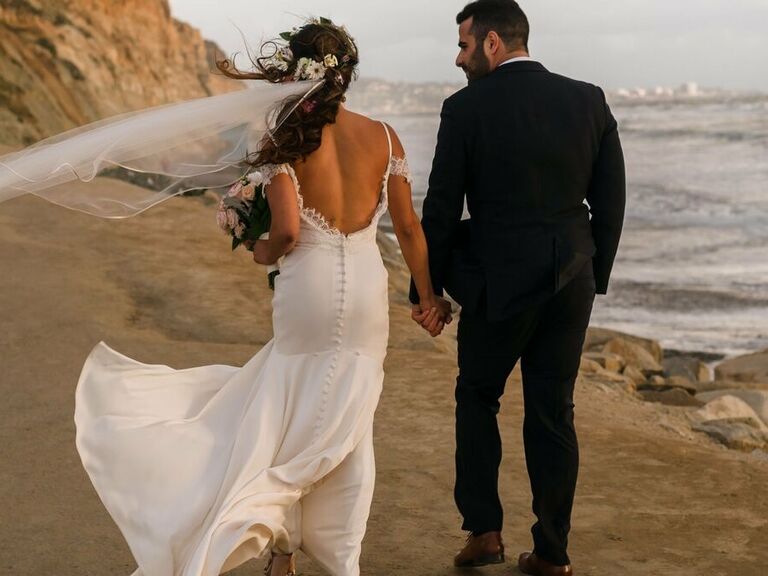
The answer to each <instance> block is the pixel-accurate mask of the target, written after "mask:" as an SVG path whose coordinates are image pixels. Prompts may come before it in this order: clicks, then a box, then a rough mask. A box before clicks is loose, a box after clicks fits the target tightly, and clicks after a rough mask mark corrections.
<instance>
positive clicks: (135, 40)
mask: <svg viewBox="0 0 768 576" xmlns="http://www.w3.org/2000/svg"><path fill="white" fill-rule="evenodd" d="M214 51H218V53H219V54H220V53H221V51H220V50H218V48H216V46H215V45H214V44H213V43H211V42H208V41H206V40H205V39H204V38H203V37H202V36H201V34H200V32H199V31H198V30H196V29H195V28H193V27H191V26H189V25H188V24H185V23H183V22H179V21H178V20H175V19H174V18H173V17H172V16H171V12H170V8H169V5H168V1H167V0H0V144H5V145H9V146H13V147H19V146H22V145H28V144H31V143H33V142H35V141H37V140H39V139H41V138H44V137H46V136H50V135H52V134H56V133H59V132H62V131H64V130H67V129H69V128H72V127H75V126H78V125H82V124H85V123H88V122H92V121H94V120H98V119H100V118H105V117H107V116H111V115H114V114H118V113H121V112H127V111H131V110H136V109H139V108H145V107H148V106H154V105H158V104H165V103H168V102H177V101H181V100H187V99H190V98H195V97H199V96H207V95H211V94H219V93H223V92H228V91H232V90H238V89H242V88H243V85H242V83H240V82H238V81H235V80H229V79H227V78H225V77H223V76H221V75H218V76H217V75H214V74H211V69H212V68H213V65H212V64H211V62H212V55H213V53H214Z"/></svg>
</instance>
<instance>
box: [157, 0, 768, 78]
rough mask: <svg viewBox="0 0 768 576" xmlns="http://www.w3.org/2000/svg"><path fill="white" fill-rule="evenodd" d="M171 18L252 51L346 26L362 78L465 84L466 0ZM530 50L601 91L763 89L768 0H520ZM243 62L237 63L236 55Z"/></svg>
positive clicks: (182, 9)
mask: <svg viewBox="0 0 768 576" xmlns="http://www.w3.org/2000/svg"><path fill="white" fill-rule="evenodd" d="M170 4H171V10H172V12H173V15H174V16H175V17H176V18H178V19H180V20H184V21H186V22H189V23H190V24H192V25H193V26H195V27H197V28H199V29H200V30H201V31H202V32H203V35H204V36H205V37H206V38H208V39H211V40H214V41H216V42H217V43H218V44H219V45H220V46H221V48H222V49H223V50H225V51H226V52H227V53H232V52H234V51H237V50H240V49H242V46H243V44H242V41H241V39H240V35H239V33H238V31H237V29H236V28H235V24H236V25H237V26H238V27H240V28H241V29H242V30H243V32H244V33H245V34H246V37H247V39H248V42H249V44H251V45H252V46H253V47H254V48H257V47H258V46H259V44H260V41H261V40H262V39H268V38H271V37H274V36H276V35H277V33H279V32H281V31H283V30H289V29H290V28H292V27H293V26H295V25H297V24H298V23H300V21H301V17H305V16H314V15H320V16H328V17H330V18H332V19H333V20H334V21H335V22H337V23H340V24H346V26H347V28H348V29H349V30H350V32H351V33H352V35H353V36H355V39H356V40H357V42H358V45H359V48H360V55H361V66H360V72H361V76H365V77H378V78H385V79H388V80H407V81H419V80H437V81H451V82H463V81H464V77H463V74H462V73H461V71H460V70H458V69H456V68H455V67H454V65H453V61H454V58H455V56H456V48H455V47H456V42H457V27H456V25H455V20H454V19H455V15H456V13H457V12H458V11H459V10H460V9H461V8H462V7H463V6H464V5H465V4H466V1H465V0H458V1H457V0H385V1H380V2H366V1H365V0H311V1H310V0H287V1H286V0H217V1H216V2H211V1H210V0H170ZM520 4H521V6H522V7H523V9H524V10H525V11H526V13H527V14H528V18H529V20H530V22H531V41H530V49H531V55H532V56H534V57H535V58H537V59H539V60H540V61H541V62H543V63H544V64H545V65H546V66H547V67H548V68H549V69H550V70H552V71H554V72H559V73H561V74H565V75H567V76H572V77H575V78H579V79H582V80H588V81H590V82H594V83H598V84H600V85H602V86H604V87H606V88H622V87H623V88H633V87H654V86H677V85H679V84H682V83H683V82H688V81H695V82H698V83H699V84H700V85H702V86H706V87H723V88H733V89H757V90H766V91H768V72H767V71H766V70H768V67H767V66H766V64H765V55H766V54H768V0H580V1H575V0H522V1H521V2H520ZM238 62H239V63H241V64H244V63H245V60H239V61H238Z"/></svg>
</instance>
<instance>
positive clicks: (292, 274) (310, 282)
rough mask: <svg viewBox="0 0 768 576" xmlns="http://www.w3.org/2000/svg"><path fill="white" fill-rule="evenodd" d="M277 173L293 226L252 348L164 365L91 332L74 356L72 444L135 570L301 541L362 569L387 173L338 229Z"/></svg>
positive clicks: (384, 334) (348, 575)
mask: <svg viewBox="0 0 768 576" xmlns="http://www.w3.org/2000/svg"><path fill="white" fill-rule="evenodd" d="M387 137H388V138H389V133H387ZM390 165H392V158H391V143H390ZM278 172H285V173H287V174H289V175H290V176H291V178H292V179H293V181H294V184H295V186H296V192H297V197H298V201H299V205H300V208H301V229H300V234H299V240H298V242H297V245H296V247H295V248H294V250H293V251H292V252H290V253H289V254H288V255H287V256H286V257H285V259H284V262H283V264H282V266H281V269H280V275H279V276H278V277H277V279H276V289H275V293H274V297H273V324H274V338H273V339H272V340H271V341H270V342H269V343H268V344H266V345H265V346H264V347H263V348H262V350H261V351H259V352H258V353H257V354H256V355H255V356H253V358H251V360H250V361H248V363H246V364H245V365H244V366H242V367H240V368H238V367H233V366H225V365H213V366H200V367H196V368H190V369H186V370H174V369H172V368H170V367H168V366H164V365H148V364H143V363H141V362H138V361H136V360H133V359H131V358H128V357H127V356H124V355H122V354H120V353H119V352H117V351H115V350H113V349H111V348H110V347H109V346H107V345H106V344H105V343H104V342H100V343H99V344H98V345H96V347H95V348H94V349H93V351H92V352H91V353H90V355H89V356H88V358H87V360H86V362H85V365H84V366H83V370H82V373H81V375H80V379H79V382H78V386H77V391H76V406H75V423H76V426H77V436H76V444H77V449H78V451H79V453H80V457H81V459H82V462H83V466H84V467H85V469H86V471H87V472H88V474H89V476H90V478H91V481H92V482H93V485H94V487H95V489H96V491H97V493H98V494H99V497H100V498H101V500H102V502H103V503H104V505H105V507H106V508H107V510H108V511H109V513H110V514H111V516H112V518H113V519H114V520H115V522H116V523H117V525H118V527H119V528H120V530H121V532H122V534H123V536H124V537H125V539H126V541H127V543H128V545H129V547H130V549H131V552H132V553H133V556H134V558H135V560H136V563H137V564H138V568H137V570H136V571H135V572H134V573H133V576H193V575H194V576H217V575H218V574H220V573H221V572H224V571H226V570H229V569H231V568H234V567H235V566H238V565H239V564H241V563H243V562H245V561H247V560H248V559H250V558H255V557H264V556H266V555H268V554H269V553H270V551H271V550H278V551H281V552H285V553H287V552H293V551H295V550H297V549H302V550H303V551H305V552H306V553H307V554H308V555H310V556H311V557H313V558H315V559H316V560H317V561H318V562H319V563H320V564H321V565H322V566H323V567H324V568H325V569H326V570H327V571H328V572H329V573H330V574H333V575H336V576H356V575H358V574H359V567H358V563H359V562H358V561H359V555H360V546H361V541H362V538H363V536H364V534H365V526H366V522H367V519H368V512H369V509H370V504H371V498H372V494H373V485H374V476H375V466H374V457H373V435H372V427H373V416H374V411H375V409H376V406H377V403H378V400H379V395H380V392H381V387H382V381H383V377H384V373H383V367H382V366H383V361H384V357H385V355H386V347H387V339H388V333H389V319H388V298H387V271H386V269H385V267H384V264H383V262H382V259H381V254H380V253H379V249H378V246H377V244H376V227H377V224H378V221H379V218H380V217H381V216H382V214H383V213H384V212H385V210H386V208H387V195H386V183H387V178H388V176H389V172H390V169H389V168H388V169H387V174H385V175H384V178H383V182H382V192H381V199H380V201H379V205H378V207H377V209H376V212H375V215H374V217H373V219H372V221H371V223H370V225H369V226H368V227H367V228H365V229H363V230H360V231H359V232H355V233H353V234H349V235H345V234H342V233H341V232H339V231H338V230H335V229H333V228H332V227H331V226H329V225H328V224H327V222H325V220H324V219H323V217H322V216H321V215H320V214H318V213H316V212H314V211H313V210H310V209H306V208H304V207H303V199H302V197H301V192H300V188H299V183H298V181H297V179H296V175H295V173H294V172H293V169H292V168H291V167H290V166H289V165H282V166H276V167H272V168H271V169H267V170H265V177H266V178H267V179H270V178H271V177H273V176H274V174H275V173H278Z"/></svg>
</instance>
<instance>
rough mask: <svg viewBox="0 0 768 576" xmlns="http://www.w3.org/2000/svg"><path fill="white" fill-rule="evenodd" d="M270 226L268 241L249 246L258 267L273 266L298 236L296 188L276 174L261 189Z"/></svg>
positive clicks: (293, 244)
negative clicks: (260, 265)
mask: <svg viewBox="0 0 768 576" xmlns="http://www.w3.org/2000/svg"><path fill="white" fill-rule="evenodd" d="M264 190H265V193H266V196H267V202H269V210H270V212H271V213H272V223H271V226H270V228H269V240H259V241H257V242H256V244H255V245H254V247H253V259H254V260H255V261H256V262H258V263H259V264H266V265H269V264H274V263H275V262H277V260H278V258H280V257H281V256H283V255H285V254H287V253H288V252H290V251H291V250H293V247H294V246H295V245H296V240H297V239H298V237H299V203H298V201H297V200H296V188H295V187H294V184H293V181H292V180H291V178H290V176H288V174H284V173H281V174H276V175H275V176H274V177H273V178H272V180H271V182H270V183H269V184H267V185H265V187H264Z"/></svg>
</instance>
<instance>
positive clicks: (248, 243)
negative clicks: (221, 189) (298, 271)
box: [216, 172, 280, 290]
mask: <svg viewBox="0 0 768 576" xmlns="http://www.w3.org/2000/svg"><path fill="white" fill-rule="evenodd" d="M216 221H217V222H218V224H219V228H221V229H222V230H223V231H224V232H226V233H227V234H229V235H230V236H232V250H235V249H236V248H237V247H238V246H240V245H241V244H242V245H244V246H245V248H246V249H247V250H253V245H254V243H255V242H256V241H257V240H266V239H268V238H269V227H270V225H271V223H272V214H271V213H270V211H269V203H268V202H267V198H266V196H265V194H264V185H263V178H262V175H261V173H260V172H251V173H250V174H245V175H244V176H243V177H242V178H240V180H238V181H237V182H235V184H234V185H233V186H232V187H231V188H230V189H229V191H228V192H227V193H226V194H225V195H224V197H223V198H222V199H221V201H220V202H219V210H218V213H217V215H216ZM279 273H280V271H279V269H278V267H277V266H268V267H267V274H268V276H267V278H268V281H269V287H270V288H271V289H272V290H274V289H275V277H276V276H277V275H278V274H279Z"/></svg>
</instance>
